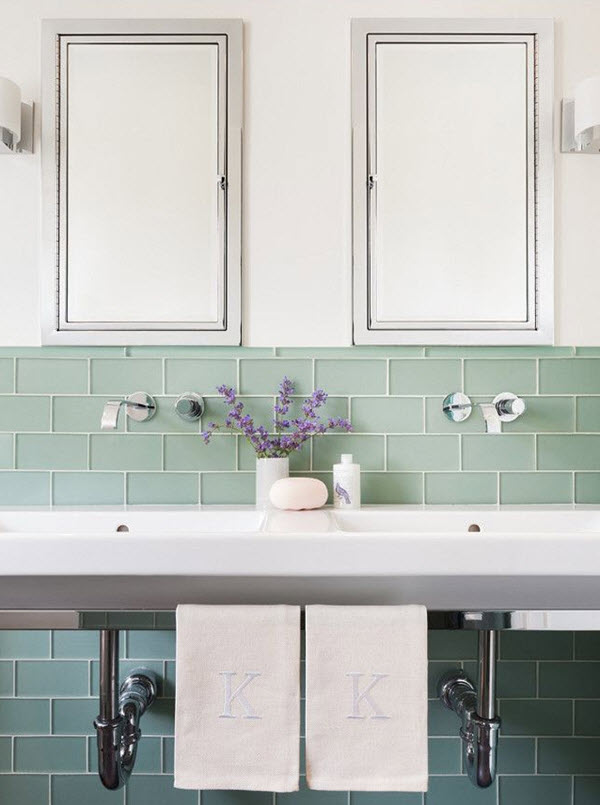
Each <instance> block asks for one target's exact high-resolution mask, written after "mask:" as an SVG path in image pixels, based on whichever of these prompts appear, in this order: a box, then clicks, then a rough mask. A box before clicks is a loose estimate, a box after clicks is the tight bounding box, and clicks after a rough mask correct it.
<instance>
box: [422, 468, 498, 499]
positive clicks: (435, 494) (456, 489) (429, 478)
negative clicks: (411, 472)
mask: <svg viewBox="0 0 600 805" xmlns="http://www.w3.org/2000/svg"><path fill="white" fill-rule="evenodd" d="M496 498H497V480H496V475H495V474H494V473H489V472H488V473H483V472H477V473H474V472H454V473H453V472H428V473H427V474H426V475H425V503H440V504H446V505H451V504H454V503H456V504H459V503H464V504H476V503H496Z"/></svg>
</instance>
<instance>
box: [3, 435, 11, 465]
mask: <svg viewBox="0 0 600 805" xmlns="http://www.w3.org/2000/svg"><path fill="white" fill-rule="evenodd" d="M12 465H13V435H12V433H0V468H1V469H10V468H12Z"/></svg>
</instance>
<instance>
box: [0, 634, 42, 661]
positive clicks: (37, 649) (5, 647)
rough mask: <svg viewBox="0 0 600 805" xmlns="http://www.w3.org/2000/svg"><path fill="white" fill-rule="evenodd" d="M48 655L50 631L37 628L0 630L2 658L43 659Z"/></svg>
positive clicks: (0, 652) (0, 654) (0, 655)
mask: <svg viewBox="0 0 600 805" xmlns="http://www.w3.org/2000/svg"><path fill="white" fill-rule="evenodd" d="M49 656H50V633H49V632H46V631H38V630H31V631H29V630H24V631H16V630H15V631H13V630H7V631H0V657H2V659H33V658H36V659H37V658H40V659H44V658H46V657H49Z"/></svg>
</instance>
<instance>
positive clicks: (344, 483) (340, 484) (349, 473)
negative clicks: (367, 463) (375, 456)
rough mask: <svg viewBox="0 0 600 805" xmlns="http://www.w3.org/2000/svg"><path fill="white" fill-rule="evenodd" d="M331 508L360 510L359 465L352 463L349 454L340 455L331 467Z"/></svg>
mask: <svg viewBox="0 0 600 805" xmlns="http://www.w3.org/2000/svg"><path fill="white" fill-rule="evenodd" d="M333 507H334V508H335V509H360V464H353V463H352V454H351V453H342V457H341V460H340V463H339V464H334V465H333Z"/></svg>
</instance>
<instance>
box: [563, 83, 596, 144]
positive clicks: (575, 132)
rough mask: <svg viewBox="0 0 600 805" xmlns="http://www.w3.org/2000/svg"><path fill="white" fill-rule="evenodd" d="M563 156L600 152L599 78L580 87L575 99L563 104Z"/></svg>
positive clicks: (566, 100) (580, 84)
mask: <svg viewBox="0 0 600 805" xmlns="http://www.w3.org/2000/svg"><path fill="white" fill-rule="evenodd" d="M561 151H562V152H563V154H598V153H600V76H593V77H592V78H586V79H584V80H583V81H581V82H580V83H579V84H577V86H576V88H575V97H574V98H565V99H564V100H563V102H562V144H561Z"/></svg>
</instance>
